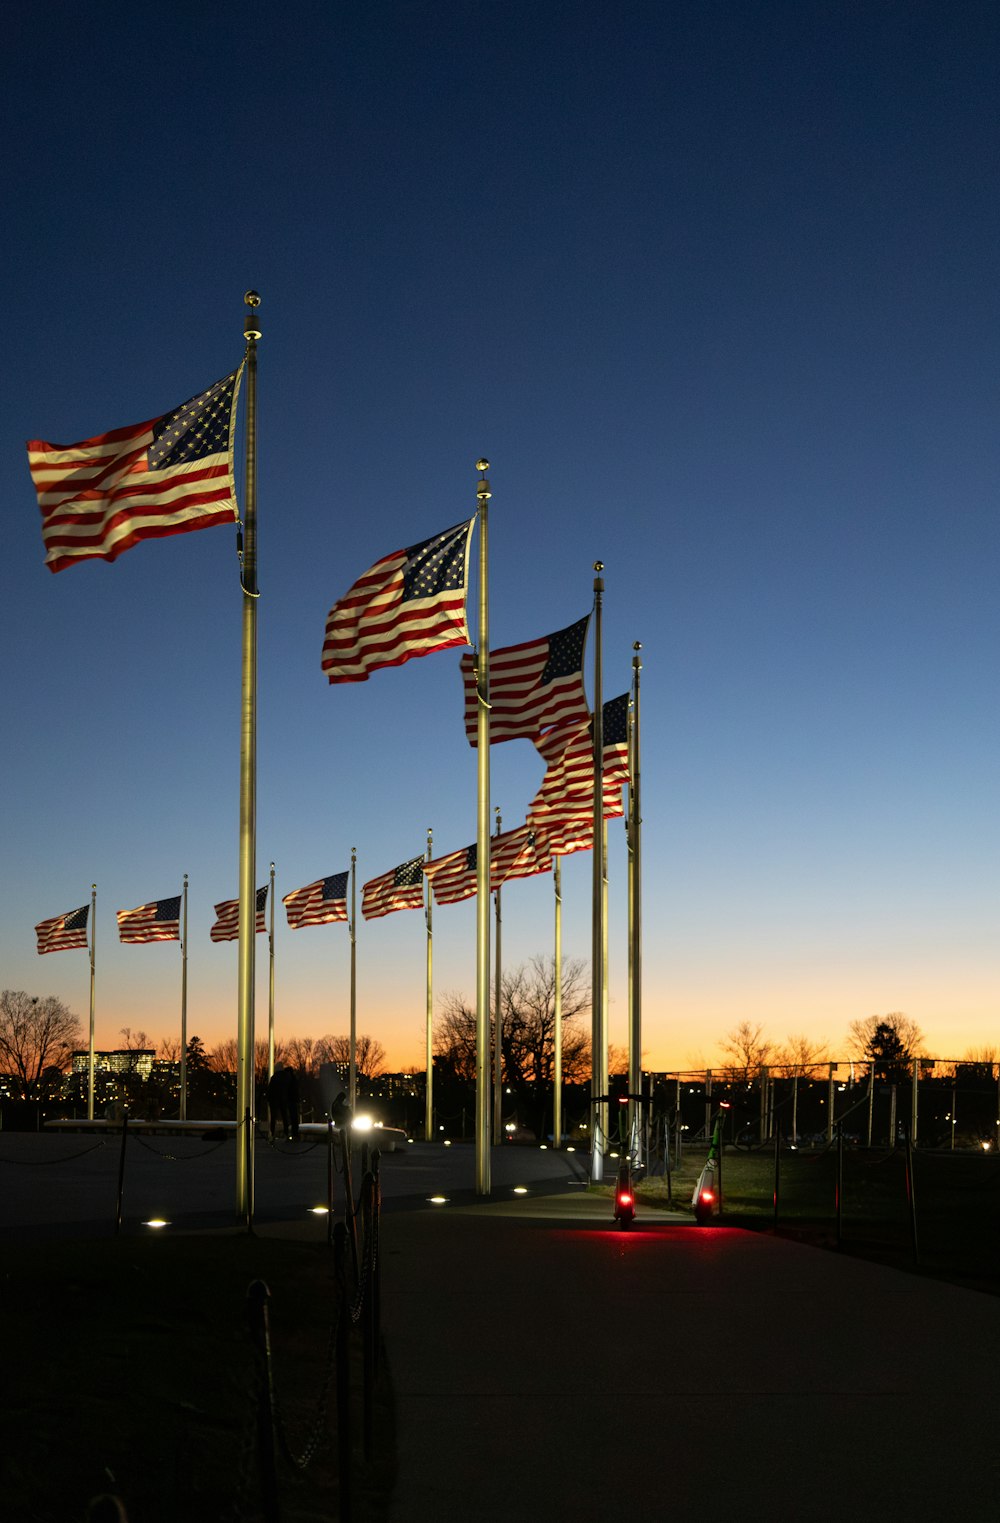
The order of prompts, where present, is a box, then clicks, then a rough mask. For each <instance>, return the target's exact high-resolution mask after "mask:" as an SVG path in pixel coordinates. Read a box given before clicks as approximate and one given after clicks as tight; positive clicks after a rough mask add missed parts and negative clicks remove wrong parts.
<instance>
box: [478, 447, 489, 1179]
mask: <svg viewBox="0 0 1000 1523" xmlns="http://www.w3.org/2000/svg"><path fill="white" fill-rule="evenodd" d="M489 468H490V463H489V461H488V460H479V461H477V462H476V470H477V471H479V473H480V478H479V481H478V482H477V484H476V499H477V502H478V505H479V633H478V643H477V647H476V664H477V676H476V685H477V696H478V703H477V723H476V745H477V747H478V751H477V763H478V766H477V811H476V1194H477V1195H489V1193H490V1110H489V1073H490V628H489V623H490V613H489V581H488V568H489V532H488V523H487V517H488V511H487V510H488V507H489V500H490V497H491V495H492V494H491V492H490V483H489V478H488V476H487V474H486V473H487V471H488V470H489Z"/></svg>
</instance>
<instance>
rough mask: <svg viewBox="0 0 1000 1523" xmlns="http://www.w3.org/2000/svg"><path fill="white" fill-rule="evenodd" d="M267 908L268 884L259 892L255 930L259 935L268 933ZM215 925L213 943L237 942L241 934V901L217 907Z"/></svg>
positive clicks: (227, 901) (226, 902)
mask: <svg viewBox="0 0 1000 1523" xmlns="http://www.w3.org/2000/svg"><path fill="white" fill-rule="evenodd" d="M266 906H267V884H265V885H264V887H263V888H259V889H258V890H257V924H256V925H255V927H254V930H255V931H256V932H257V934H258V935H259V934H260V933H261V931H266V930H267V926H266V925H265V924H264V910H265V908H266ZM215 917H216V918H215V924H214V925H213V927H212V930H211V936H212V940H213V941H236V940H238V938H239V934H240V901H239V900H238V899H227V900H225V902H224V903H222V904H217V905H216V906H215Z"/></svg>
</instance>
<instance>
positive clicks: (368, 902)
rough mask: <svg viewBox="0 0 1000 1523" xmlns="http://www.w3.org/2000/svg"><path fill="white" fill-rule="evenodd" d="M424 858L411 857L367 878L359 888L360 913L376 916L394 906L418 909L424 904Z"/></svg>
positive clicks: (365, 916) (375, 917)
mask: <svg viewBox="0 0 1000 1523" xmlns="http://www.w3.org/2000/svg"><path fill="white" fill-rule="evenodd" d="M423 867H424V859H423V857H411V858H410V860H409V861H408V862H401V863H400V864H399V866H398V867H394V868H392V869H391V871H389V872H387V873H382V875H381V876H380V877H378V878H370V879H369V880H368V882H367V883H366V884H365V885H364V887H363V888H362V890H361V913H362V915H363V916H364V918H365V919H366V920H378V919H380V918H381V917H382V916H383V915H391V914H392V913H393V911H394V910H419V909H422V908H423V904H424V876H423Z"/></svg>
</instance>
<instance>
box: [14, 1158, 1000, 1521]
mask: <svg viewBox="0 0 1000 1523" xmlns="http://www.w3.org/2000/svg"><path fill="white" fill-rule="evenodd" d="M83 1149H89V1150H88V1151H85V1152H84V1151H82V1150H83ZM74 1154H78V1155H79V1156H71V1155H74ZM161 1155H162V1156H161ZM168 1155H169V1156H168ZM118 1161H119V1149H118V1148H117V1147H116V1146H115V1145H113V1144H112V1143H111V1141H110V1140H109V1143H108V1145H107V1146H106V1147H104V1148H97V1149H94V1148H92V1147H91V1139H85V1138H84V1139H81V1138H79V1137H76V1138H70V1137H67V1136H61V1137H51V1136H45V1135H42V1136H41V1137H34V1136H18V1135H16V1134H10V1133H7V1134H4V1135H3V1136H2V1137H0V1236H2V1237H6V1238H7V1239H14V1238H22V1237H32V1236H46V1237H53V1236H66V1235H79V1234H81V1233H83V1234H86V1233H100V1234H104V1235H106V1234H108V1233H109V1232H110V1231H111V1230H113V1219H114V1202H115V1191H116V1186H117V1170H118ZM584 1162H585V1161H584V1160H583V1158H582V1157H581V1156H580V1155H565V1154H562V1155H559V1154H554V1153H551V1152H544V1151H542V1150H535V1149H523V1150H522V1149H516V1148H511V1149H503V1150H502V1151H500V1152H497V1153H495V1154H494V1162H493V1195H492V1199H491V1200H490V1201H489V1202H486V1203H477V1202H476V1201H475V1200H474V1198H473V1195H472V1191H471V1188H470V1185H471V1180H472V1177H473V1158H472V1150H471V1148H469V1147H466V1148H461V1147H455V1148H450V1149H446V1148H444V1147H440V1146H427V1147H425V1146H423V1145H417V1146H413V1147H410V1148H408V1149H406V1151H404V1152H402V1153H400V1154H395V1155H393V1156H391V1157H389V1158H387V1159H386V1160H385V1161H384V1165H383V1190H384V1198H385V1213H384V1217H383V1224H382V1263H383V1308H384V1310H383V1332H384V1339H385V1349H386V1357H387V1363H388V1371H389V1376H390V1379H391V1381H392V1386H393V1390H394V1395H395V1407H396V1422H397V1438H398V1463H399V1470H398V1480H397V1485H396V1490H395V1494H394V1499H393V1505H392V1510H391V1514H390V1523H458V1520H461V1523H494V1520H495V1523H500V1520H501V1519H502V1520H504V1523H512V1520H530V1523H534V1520H536V1519H546V1520H549V1519H552V1520H560V1523H561V1520H563V1519H566V1520H572V1523H590V1520H595V1523H596V1520H598V1519H599V1520H600V1523H610V1520H614V1519H617V1518H623V1519H626V1520H628V1523H652V1520H657V1523H658V1520H661V1519H674V1518H680V1519H685V1520H686V1519H692V1520H698V1523H706V1520H708V1519H709V1518H712V1519H713V1520H714V1519H725V1520H726V1523H730V1520H731V1523H757V1520H765V1519H766V1520H768V1523H828V1520H829V1523H841V1520H843V1523H869V1520H870V1523H896V1520H900V1523H925V1520H926V1523H951V1520H953V1519H955V1518H969V1519H974V1520H975V1523H987V1520H989V1523H993V1520H995V1519H1000V1459H998V1447H997V1439H996V1415H995V1414H996V1408H997V1389H998V1385H1000V1298H994V1297H991V1296H986V1295H980V1294H977V1293H976V1292H973V1291H967V1290H961V1289H958V1288H955V1287H952V1286H949V1285H945V1284H941V1283H938V1282H936V1281H933V1280H925V1279H922V1278H920V1277H917V1276H912V1275H907V1274H902V1273H898V1272H896V1271H894V1270H890V1269H884V1268H881V1267H879V1266H876V1265H871V1264H867V1263H864V1262H862V1261H860V1260H855V1259H851V1258H848V1257H846V1256H845V1257H840V1256H838V1255H836V1254H833V1253H829V1252H825V1251H822V1250H820V1249H811V1248H806V1247H801V1246H799V1245H797V1244H793V1243H790V1242H787V1241H783V1240H780V1239H778V1240H775V1239H773V1238H771V1237H769V1236H767V1235H764V1234H759V1235H758V1234H751V1233H745V1232H739V1231H736V1230H734V1229H731V1228H726V1227H707V1228H698V1227H695V1226H694V1225H693V1224H691V1222H690V1218H680V1217H670V1216H667V1215H664V1214H661V1213H654V1212H652V1211H649V1210H647V1211H643V1212H642V1213H641V1215H640V1218H639V1220H638V1222H637V1223H636V1225H635V1227H634V1228H633V1229H632V1230H631V1231H630V1232H620V1231H616V1230H614V1229H612V1228H611V1226H610V1223H609V1217H610V1203H609V1202H608V1201H606V1200H604V1199H602V1198H600V1197H597V1196H594V1195H593V1194H591V1193H589V1192H588V1191H587V1189H586V1186H585V1181H584V1178H583V1168H584ZM257 1180H258V1206H259V1213H260V1214H259V1221H260V1223H261V1227H262V1230H266V1231H268V1232H277V1233H280V1234H283V1235H295V1236H303V1235H313V1234H315V1235H317V1236H322V1235H325V1225H324V1224H323V1219H322V1218H319V1219H317V1218H316V1217H314V1216H310V1215H309V1212H308V1208H309V1206H310V1205H311V1204H314V1203H315V1202H317V1201H321V1200H322V1199H324V1197H325V1188H326V1157H325V1149H324V1148H322V1147H318V1148H314V1149H311V1148H307V1147H305V1146H302V1145H300V1147H299V1148H298V1149H297V1150H295V1149H292V1148H291V1146H289V1147H288V1148H286V1149H282V1148H281V1147H280V1146H279V1148H278V1149H276V1150H271V1149H267V1148H264V1149H259V1150H258V1169H257ZM233 1181H234V1153H233V1145H232V1143H231V1142H230V1143H228V1144H226V1145H223V1146H222V1147H219V1148H216V1147H214V1146H210V1145H209V1144H207V1143H204V1142H201V1141H199V1140H196V1139H188V1140H183V1139H180V1140H178V1141H177V1142H176V1143H174V1142H173V1141H171V1142H170V1143H169V1144H165V1143H162V1142H156V1143H153V1144H151V1145H150V1147H148V1148H135V1149H134V1150H133V1149H132V1147H131V1144H130V1152H129V1159H128V1166H127V1172H126V1188H125V1208H126V1210H125V1230H126V1231H132V1232H135V1231H143V1230H145V1229H143V1227H142V1225H141V1223H142V1220H143V1217H144V1216H145V1215H148V1214H151V1213H152V1212H153V1211H154V1210H155V1211H156V1212H159V1213H162V1212H163V1211H164V1209H166V1214H168V1215H170V1216H171V1219H172V1220H173V1221H174V1222H175V1225H176V1226H177V1227H178V1228H183V1229H186V1230H206V1229H216V1230H219V1229H226V1228H229V1229H232V1227H233V1225H234V1204H233V1203H234V1198H235V1197H234V1186H233ZM515 1189H523V1190H525V1191H526V1192H527V1193H525V1194H523V1195H521V1194H515V1193H514V1192H515ZM435 1194H443V1195H445V1196H446V1197H447V1199H448V1204H446V1205H444V1206H435V1205H432V1204H430V1201H429V1197H431V1196H433V1195H435Z"/></svg>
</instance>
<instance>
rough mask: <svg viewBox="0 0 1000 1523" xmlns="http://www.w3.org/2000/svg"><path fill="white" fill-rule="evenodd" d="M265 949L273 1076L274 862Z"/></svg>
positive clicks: (271, 1070) (269, 1054) (269, 1058)
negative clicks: (267, 957) (267, 955)
mask: <svg viewBox="0 0 1000 1523" xmlns="http://www.w3.org/2000/svg"><path fill="white" fill-rule="evenodd" d="M267 943H268V945H267V950H268V954H269V958H270V965H269V967H268V983H267V1077H268V1078H269V1079H270V1078H273V1076H274V863H273V862H272V863H271V917H270V920H269V922H268V932H267Z"/></svg>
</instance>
